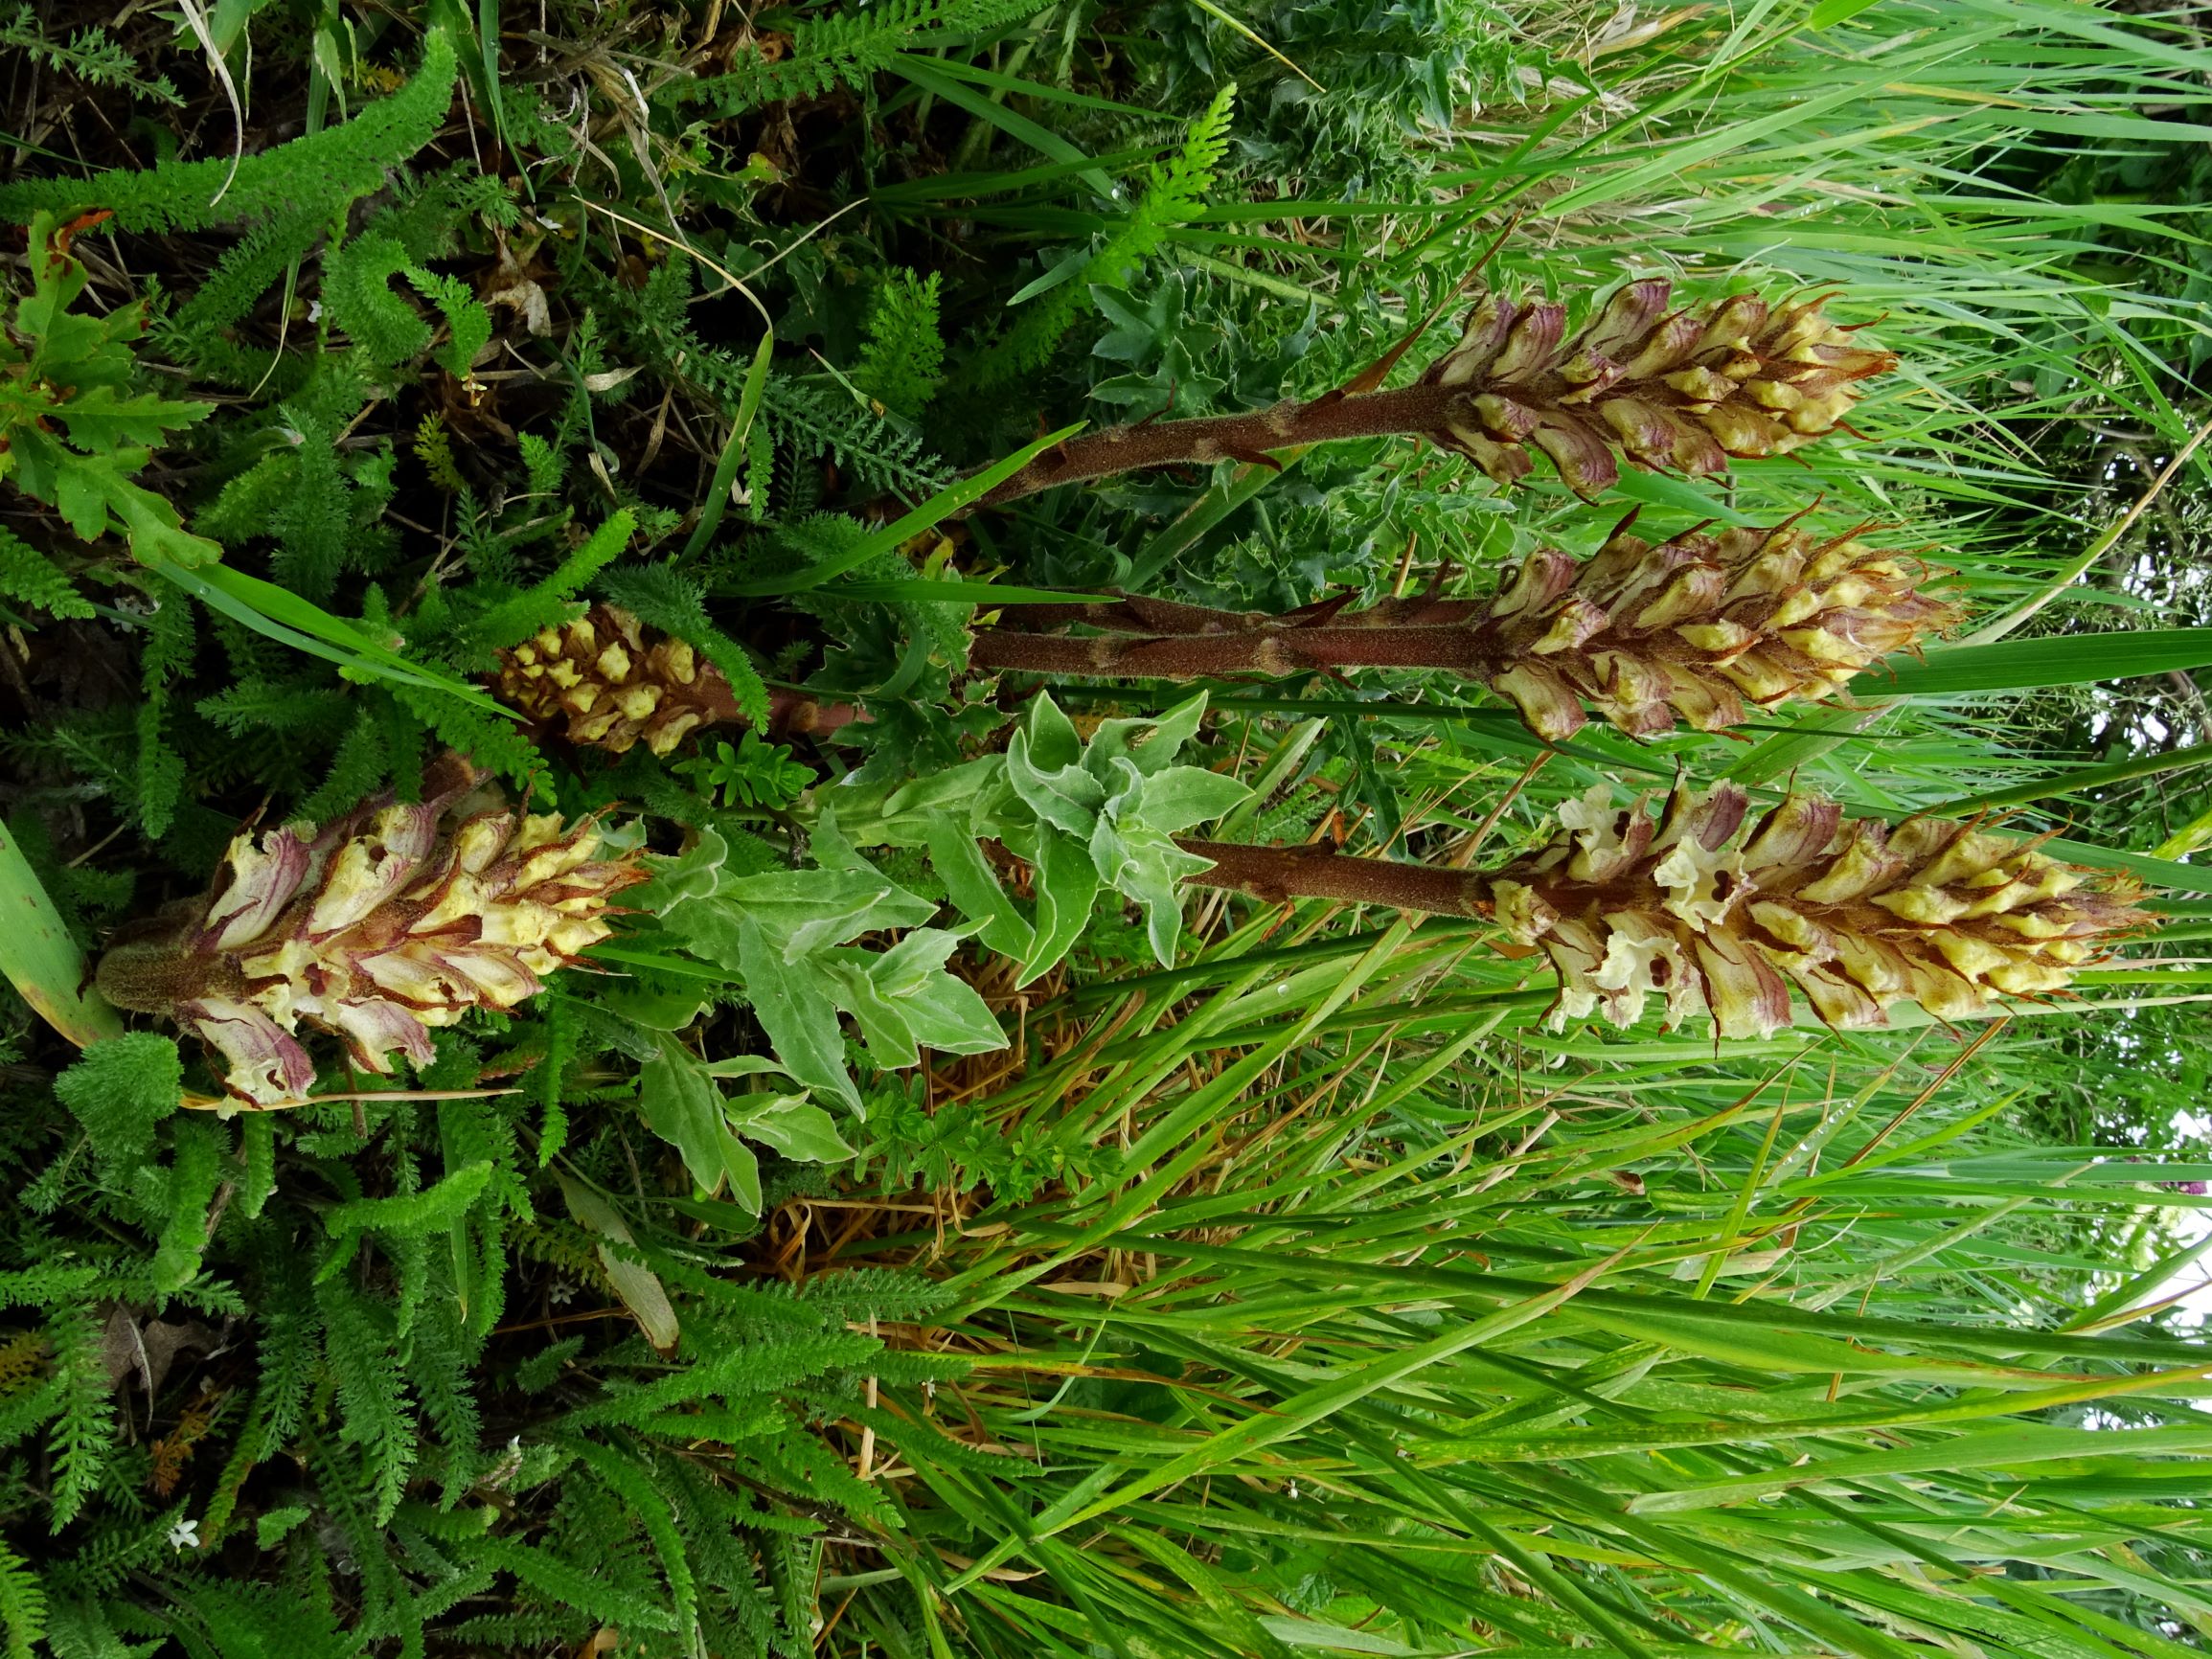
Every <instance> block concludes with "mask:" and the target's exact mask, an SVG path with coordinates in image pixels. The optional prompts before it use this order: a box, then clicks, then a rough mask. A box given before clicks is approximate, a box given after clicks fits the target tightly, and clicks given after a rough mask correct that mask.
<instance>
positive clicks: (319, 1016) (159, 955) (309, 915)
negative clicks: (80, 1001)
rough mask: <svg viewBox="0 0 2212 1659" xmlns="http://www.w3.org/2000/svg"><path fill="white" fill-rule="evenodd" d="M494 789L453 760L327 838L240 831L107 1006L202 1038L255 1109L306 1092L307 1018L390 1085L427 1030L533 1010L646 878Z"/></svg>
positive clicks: (588, 838) (121, 946)
mask: <svg viewBox="0 0 2212 1659" xmlns="http://www.w3.org/2000/svg"><path fill="white" fill-rule="evenodd" d="M489 776H490V775H489V774H487V773H484V772H481V771H479V770H478V769H477V768H476V767H475V766H474V765H473V764H472V763H471V762H469V761H467V760H466V759H464V758H463V757H461V756H459V755H456V754H447V755H445V756H443V757H441V758H440V759H439V760H438V761H434V762H433V763H432V764H431V765H430V766H429V767H428V768H427V769H426V770H425V772H424V776H423V781H422V801H421V802H420V803H418V804H414V805H407V804H403V803H400V802H399V801H397V800H395V799H394V798H393V797H392V796H391V795H390V794H389V793H387V794H384V795H381V796H378V797H376V798H374V799H372V800H370V801H368V802H365V803H364V804H363V805H361V806H360V807H356V808H355V809H354V810H353V811H352V812H350V813H348V814H347V815H346V816H345V817H343V818H340V819H337V820H335V821H334V822H332V823H331V824H328V825H325V826H324V827H322V828H321V829H320V830H318V829H317V828H316V827H315V826H313V825H311V824H305V823H302V824H287V825H285V826H284V827H283V828H282V829H279V830H270V831H267V832H264V833H262V835H261V836H260V837H259V838H258V839H257V838H256V837H255V835H254V834H253V833H252V832H251V831H248V832H245V833H242V834H240V835H239V836H238V837H237V838H236V839H235V840H233V841H232V843H231V846H230V851H229V852H227V853H226V854H225V855H224V858H223V863H222V867H221V868H220V870H218V871H217V875H216V879H215V882H214V885H213V888H212V890H211V891H210V892H209V894H208V896H207V897H206V898H200V899H188V900H185V901H184V902H183V903H182V904H180V905H177V906H172V907H171V909H170V910H169V911H168V912H167V913H165V915H163V916H162V917H159V918H156V919H154V920H152V921H150V922H148V923H146V924H143V925H142V927H141V928H140V929H138V930H137V932H136V935H135V936H134V937H128V938H124V939H119V941H118V943H116V944H115V945H114V946H113V947H112V948H111V949H109V951H108V952H107V954H106V955H105V956H104V957H103V958H102V960H101V963H100V967H99V971H98V982H99V986H100V989H101V991H102V992H103V994H104V995H105V996H106V997H107V999H108V1000H109V1001H110V1002H112V1003H114V1004H116V1005H117V1006H118V1007H120V1008H125V1009H131V1010H134V1011H139V1012H142V1013H154V1014H162V1015H166V1016H167V1017H169V1018H171V1019H173V1020H175V1021H176V1023H177V1024H178V1025H180V1026H183V1027H185V1028H186V1029H187V1030H190V1031H193V1032H195V1033H196V1034H198V1035H199V1036H201V1037H202V1038H203V1039H205V1040H206V1041H207V1043H208V1044H209V1045H210V1047H211V1048H213V1049H214V1050H216V1051H217V1053H219V1054H220V1055H221V1056H222V1057H223V1058H224V1059H225V1060H226V1061H227V1062H228V1072H227V1075H226V1078H225V1079H224V1080H225V1084H226V1086H227V1088H228V1089H229V1091H230V1093H231V1094H232V1095H234V1096H235V1097H237V1098H238V1099H239V1100H241V1101H245V1102H250V1103H253V1104H256V1105H263V1106H265V1105H273V1104H277V1103H280V1102H286V1101H295V1100H298V1099H300V1098H302V1097H303V1096H304V1095H305V1094H306V1093H307V1091H308V1088H309V1086H310V1085H312V1083H313V1082H314V1080H315V1071H314V1066H313V1063H312V1062H311V1061H310V1060H309V1059H308V1054H307V1051H306V1050H305V1049H304V1048H303V1047H302V1046H301V1045H300V1043H299V1041H298V1040H297V1038H296V1037H295V1035H294V1033H296V1032H297V1031H298V1029H299V1025H300V1022H301V1021H302V1020H306V1021H307V1022H308V1025H309V1026H311V1027H313V1028H315V1029H317V1030H321V1031H327V1032H330V1033H332V1034H336V1035H338V1036H340V1037H342V1038H343V1039H344V1040H345V1043H346V1047H347V1049H348V1051H349V1053H350V1054H351V1056H352V1057H353V1063H354V1064H356V1065H358V1066H361V1067H363V1068H365V1069H366V1070H369V1071H372V1072H375V1073H376V1074H377V1075H379V1076H388V1075H390V1073H391V1071H392V1063H391V1057H392V1055H393V1054H395V1053H398V1054H401V1055H404V1056H405V1057H407V1058H408V1060H410V1061H411V1062H413V1063H414V1064H416V1065H418V1066H420V1065H423V1064H426V1063H428V1062H429V1060H430V1059H431V1058H432V1057H433V1056H434V1050H433V1048H432V1045H431V1041H430V1031H429V1028H431V1027H433V1026H449V1025H453V1024H455V1023H456V1022H458V1021H459V1020H460V1018H461V1017H462V1015H463V1014H465V1013H467V1011H469V1010H470V1009H472V1008H485V1009H508V1008H513V1007H514V1006H515V1005H516V1004H517V1003H520V1002H522V1001H523V1000H524V999H526V998H528V997H531V996H535V995H536V993H537V992H538V991H540V990H542V989H544V979H543V976H544V975H546V974H549V973H551V972H553V971H554V970H555V969H557V968H559V967H563V966H573V965H574V964H575V963H576V962H577V961H578V959H579V957H580V955H581V953H582V951H583V950H584V949H586V948H587V947H589V946H590V945H593V944H596V943H598V942H599V941H601V940H603V939H604V938H606V937H607V935H608V934H609V933H610V932H611V931H612V930H611V929H610V927H609V926H608V924H607V920H606V918H607V917H608V915H609V914H610V913H611V910H610V904H609V901H610V900H611V899H612V898H613V897H614V895H616V894H617V893H620V892H621V891H622V890H623V889H625V888H627V887H628V886H630V885H632V884H633V883H635V882H639V881H642V880H644V879H645V876H646V872H645V871H644V869H643V868H642V867H641V866H640V865H639V864H638V863H637V862H636V861H635V860H634V859H633V858H630V857H627V856H617V857H607V856H604V854H605V852H607V851H608V850H607V848H606V846H605V843H604V837H603V836H602V834H601V831H600V829H599V824H598V820H597V819H596V818H587V819H585V820H583V821H582V822H581V823H578V824H575V825H571V826H568V827H566V828H564V827H563V826H562V824H561V822H560V819H559V816H558V815H556V814H551V813H547V814H535V815H518V814H517V813H516V812H515V811H514V810H513V808H512V807H509V806H508V805H507V804H506V802H505V801H504V800H503V799H502V798H501V797H500V795H499V793H498V791H497V790H496V789H495V788H493V787H491V786H490V784H488V782H487V780H488V778H489Z"/></svg>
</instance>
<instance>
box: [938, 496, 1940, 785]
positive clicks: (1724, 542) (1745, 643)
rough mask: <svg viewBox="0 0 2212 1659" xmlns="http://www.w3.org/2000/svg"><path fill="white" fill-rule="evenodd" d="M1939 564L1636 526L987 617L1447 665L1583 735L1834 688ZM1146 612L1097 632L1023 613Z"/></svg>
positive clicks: (1346, 666)
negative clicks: (1506, 551) (1331, 572)
mask: <svg viewBox="0 0 2212 1659" xmlns="http://www.w3.org/2000/svg"><path fill="white" fill-rule="evenodd" d="M1930 574H1931V573H1929V572H1928V571H1927V570H1926V569H1924V568H1922V567H1921V566H1919V565H1918V564H1916V563H1914V562H1913V561H1911V560H1908V559H1902V558H1900V557H1896V556H1894V555H1891V554H1886V553H1882V552H1880V551H1878V550H1876V549H1874V548H1870V547H1868V546H1866V545H1864V544H1863V543H1861V542H1859V541H1857V540H1854V539H1852V538H1851V537H1849V536H1838V537H1836V538H1834V539H1832V540H1827V541H1822V540H1819V539H1817V538H1815V537H1813V536H1812V535H1810V534H1807V533H1806V532H1804V531H1802V530H1800V529H1798V528H1797V527H1796V526H1795V525H1793V524H1786V525H1783V526H1780V527H1779V528H1777V529H1773V530H1747V529H1729V530H1722V531H1719V532H1714V533H1702V532H1699V533H1693V534H1688V535H1680V536H1676V538H1675V539H1674V540H1672V541H1666V542H1660V543H1658V544H1656V545H1653V543H1651V542H1648V541H1644V540H1642V539H1641V538H1639V537H1637V536H1634V535H1631V534H1629V532H1628V530H1627V527H1626V526H1624V527H1623V528H1622V529H1621V530H1619V531H1617V532H1616V533H1615V534H1613V536H1612V537H1611V538H1610V539H1609V540H1608V541H1607V543H1606V544H1605V546H1604V547H1603V548H1601V549H1600V550H1599V551H1598V553H1597V554H1596V555H1595V556H1594V557H1591V558H1589V559H1588V560H1586V561H1583V562H1580V563H1578V562H1577V561H1576V560H1574V559H1573V558H1571V557H1568V556H1567V555H1565V554H1563V553H1560V552H1557V551H1553V550H1545V551H1542V552H1539V553H1537V554H1536V555H1534V556H1533V557H1530V558H1529V559H1527V560H1526V561H1525V562H1524V563H1523V564H1522V565H1521V566H1520V569H1519V570H1518V572H1517V573H1516V575H1515V576H1514V578H1513V579H1512V580H1510V581H1508V582H1507V583H1506V584H1505V586H1504V588H1503V590H1502V591H1500V592H1499V593H1498V594H1496V595H1495V596H1494V597H1493V598H1491V599H1489V600H1479V601H1476V600H1445V599H1437V598H1417V599H1401V600H1389V601H1385V602H1383V603H1381V604H1378V605H1375V606H1372V607H1370V608H1369V609H1366V610H1359V611H1354V610H1347V609H1345V608H1343V604H1342V602H1341V601H1329V602H1323V603H1321V604H1318V605H1311V606H1309V607H1307V608H1306V609H1304V610H1302V611H1294V612H1291V613H1289V614H1288V615H1285V616H1270V615H1267V614H1266V613H1262V612H1232V611H1209V610H1205V609H1202V608H1200V607H1198V606H1197V605H1187V604H1177V603H1173V602H1161V601H1156V600H1148V599H1123V600H1116V601H1108V602H1100V603H1097V604H1092V605H1065V606H1063V605H1051V606H1038V607H1029V608H1027V609H1026V610H1024V611H1019V612H1010V613H1009V617H1010V621H1009V623H1008V624H1006V625H1001V626H999V627H997V628H994V629H986V630H984V631H982V632H979V633H978V634H977V635H976V638H975V645H974V649H973V650H972V652H971V653H970V657H969V660H970V662H971V663H972V664H973V665H974V666H975V667H977V668H983V669H1001V670H1025V671H1028V672H1032V673H1039V674H1049V675H1055V676H1060V677H1078V676H1107V677H1129V678H1148V679H1201V678H1202V679H1217V678H1225V677H1228V676H1231V675H1237V674H1266V675H1277V676H1279V675H1286V674H1296V673H1305V672H1316V671H1318V672H1332V671H1334V672H1341V671H1344V670H1351V669H1387V668H1400V669H1428V670H1439V671H1442V672H1447V673H1452V674H1457V675H1459V676H1461V677H1463V678H1465V679H1469V680H1472V681H1475V682H1477V683H1479V684H1482V685H1485V686H1488V687H1489V688H1490V689H1491V690H1492V691H1494V692H1496V693H1498V694H1499V695H1501V696H1504V697H1506V698H1508V699H1510V700H1511V701H1512V702H1513V704H1514V706H1515V707H1516V708H1517V709H1518V710H1519V711H1520V714H1521V716H1522V718H1523V719H1525V720H1526V721H1527V722H1528V724H1529V727H1530V728H1531V729H1532V730H1533V731H1535V732H1536V733H1537V735H1538V736H1539V737H1542V738H1544V739H1549V740H1552V741H1558V740H1560V739H1564V738H1568V737H1572V736H1573V735H1574V734H1575V733H1576V732H1577V731H1579V730H1580V729H1581V728H1582V726H1583V724H1584V723H1585V718H1586V716H1585V714H1584V705H1585V703H1586V704H1588V705H1590V706H1591V707H1593V708H1595V709H1596V710H1597V712H1598V713H1599V714H1600V715H1601V716H1603V717H1604V718H1606V719H1607V720H1609V721H1610V722H1612V723H1613V724H1614V725H1616V726H1618V727H1620V728H1621V729H1622V730H1623V731H1626V732H1630V733H1636V734H1648V733H1653V732H1661V731H1666V730H1668V729H1669V728H1671V727H1672V726H1673V725H1674V724H1675V723H1676V720H1682V721H1685V722H1687V723H1688V724H1690V725H1692V726H1695V727H1698V728H1699V729H1700V730H1702V731H1709V732H1710V731H1722V730H1725V729H1726V728H1728V727H1730V726H1734V725H1737V724H1740V723H1741V722H1742V721H1743V720H1744V718H1745V712H1746V705H1747V704H1750V705H1756V706H1758V707H1760V708H1773V707H1775V706H1777V705H1779V704H1782V703H1786V702H1790V701H1793V700H1814V699H1818V698H1821V697H1826V696H1829V695H1832V694H1833V693H1836V691H1837V690H1839V689H1840V688H1841V687H1843V686H1844V685H1845V684H1847V683H1848V682H1849V681H1850V680H1851V678H1852V677H1853V676H1854V675H1856V674H1857V673H1859V670H1862V669H1864V668H1866V667H1867V666H1868V665H1870V664H1872V663H1874V662H1876V661H1878V660H1880V659H1881V658H1882V657H1885V656H1888V655H1890V654H1891V653H1892V652H1896V651H1902V650H1909V649H1911V648H1914V647H1916V646H1917V645H1919V644H1920V643H1921V641H1923V640H1924V639H1925V638H1927V636H1928V635H1929V634H1930V633H1932V632H1934V631H1936V630H1938V629H1941V628H1944V627H1947V626H1949V625H1951V624H1952V623H1954V622H1955V621H1956V620H1957V617H1958V612H1957V610H1956V609H1955V608H1954V607H1953V606H1952V605H1950V603H1949V602H1946V601H1944V600H1943V599H1940V598H1937V597H1933V596H1931V595H1930V594H1928V593H1927V591H1925V590H1926V586H1927V581H1928V580H1929V578H1930ZM1073 621H1082V622H1088V623H1091V624H1092V625H1096V626H1100V627H1104V628H1127V629H1129V630H1131V631H1129V632H1108V633H1099V634H1093V635H1086V636H1081V637H1066V636H1059V635H1038V634H1034V633H1029V632H1025V631H1019V630H1020V629H1022V628H1023V627H1024V626H1032V627H1034V626H1051V625H1058V624H1060V623H1065V622H1073Z"/></svg>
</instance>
